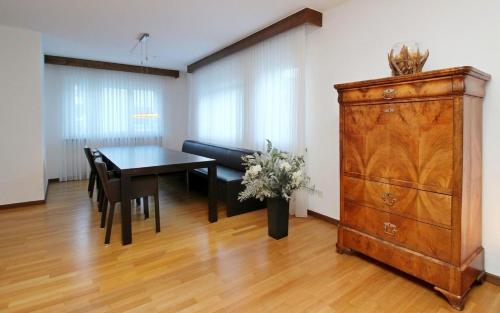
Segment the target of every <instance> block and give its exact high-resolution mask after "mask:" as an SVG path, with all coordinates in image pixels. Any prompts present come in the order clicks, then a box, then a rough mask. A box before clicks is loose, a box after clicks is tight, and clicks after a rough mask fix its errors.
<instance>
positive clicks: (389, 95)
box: [382, 88, 396, 100]
mask: <svg viewBox="0 0 500 313" xmlns="http://www.w3.org/2000/svg"><path fill="white" fill-rule="evenodd" d="M382 97H383V98H384V99H385V100H391V99H394V97H396V90H395V89H394V88H387V89H384V92H383V93H382Z"/></svg>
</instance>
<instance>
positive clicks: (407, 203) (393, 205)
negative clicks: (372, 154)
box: [344, 176, 452, 228]
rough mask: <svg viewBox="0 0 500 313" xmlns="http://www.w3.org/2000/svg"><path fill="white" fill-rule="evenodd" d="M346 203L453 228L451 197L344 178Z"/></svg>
mask: <svg viewBox="0 0 500 313" xmlns="http://www.w3.org/2000/svg"><path fill="white" fill-rule="evenodd" d="M344 198H345V200H348V201H351V202H354V203H357V204H360V205H363V206H367V207H371V208H376V209H380V210H383V211H387V212H392V213H396V214H399V215H403V216H405V217H408V218H412V219H416V220H418V221H422V222H427V223H431V224H435V225H439V226H442V227H446V228H451V198H452V197H451V196H448V195H444V194H439V193H434V192H428V191H422V190H418V189H413V188H406V187H400V186H396V185H390V184H384V183H379V182H373V181H368V180H364V179H359V178H354V177H349V176H344Z"/></svg>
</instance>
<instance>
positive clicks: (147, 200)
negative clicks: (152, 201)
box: [142, 197, 149, 220]
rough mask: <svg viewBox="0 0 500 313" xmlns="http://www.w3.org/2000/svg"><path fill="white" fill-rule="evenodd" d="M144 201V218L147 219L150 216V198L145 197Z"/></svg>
mask: <svg viewBox="0 0 500 313" xmlns="http://www.w3.org/2000/svg"><path fill="white" fill-rule="evenodd" d="M142 202H143V208H144V219H145V220H146V219H148V218H149V199H148V197H143V198H142Z"/></svg>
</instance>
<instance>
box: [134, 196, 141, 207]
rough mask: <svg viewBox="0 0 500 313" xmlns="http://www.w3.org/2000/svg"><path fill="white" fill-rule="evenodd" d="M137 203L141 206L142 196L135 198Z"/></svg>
mask: <svg viewBox="0 0 500 313" xmlns="http://www.w3.org/2000/svg"><path fill="white" fill-rule="evenodd" d="M135 205H137V206H141V198H137V199H135Z"/></svg>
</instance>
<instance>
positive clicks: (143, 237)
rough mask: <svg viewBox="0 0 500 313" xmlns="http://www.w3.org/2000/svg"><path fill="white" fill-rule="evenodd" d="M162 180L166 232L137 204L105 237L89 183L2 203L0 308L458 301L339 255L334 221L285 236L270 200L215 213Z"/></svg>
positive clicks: (438, 305) (474, 302)
mask: <svg viewBox="0 0 500 313" xmlns="http://www.w3.org/2000/svg"><path fill="white" fill-rule="evenodd" d="M161 189H162V191H161V223H162V231H161V233H159V234H155V232H154V218H153V217H152V218H150V219H149V220H146V221H145V220H143V215H142V213H141V211H140V209H134V214H133V240H134V241H133V244H132V245H130V246H125V247H124V246H122V245H121V243H120V227H119V226H120V225H119V222H120V218H119V214H117V216H116V223H115V225H114V229H113V234H112V238H111V245H110V246H104V245H103V236H104V231H103V230H102V229H100V228H99V226H98V218H99V215H98V213H97V211H96V204H95V201H91V200H90V199H89V198H88V197H87V194H86V182H68V183H55V184H51V185H50V187H49V194H48V201H47V204H46V205H38V206H31V207H25V208H16V209H5V210H0V311H1V312H125V311H130V312H286V313H293V312H363V313H365V312H426V313H428V312H440V313H441V312H454V311H453V310H452V309H451V308H450V307H449V305H448V304H447V302H446V301H445V300H444V299H443V298H442V297H440V296H439V295H438V294H437V293H435V292H434V291H433V290H432V289H431V288H430V287H429V286H427V285H425V284H423V283H421V282H419V281H416V280H413V279H409V277H408V276H405V275H403V274H401V273H399V272H396V271H393V270H390V269H388V268H386V267H384V266H382V265H380V264H376V263H374V262H372V261H369V260H366V259H364V258H360V257H357V256H345V255H338V254H337V253H336V252H335V242H336V227H335V226H334V225H332V224H329V223H326V222H324V221H321V220H318V219H315V218H312V217H309V218H307V219H300V218H292V219H291V221H290V232H289V237H288V238H285V239H282V240H279V241H276V240H273V239H270V238H269V237H267V228H266V212H265V210H260V211H258V212H252V213H248V214H244V215H240V216H236V217H232V218H225V214H224V212H221V213H219V216H220V217H221V218H220V219H219V221H218V222H217V223H214V224H209V223H208V222H207V204H206V198H205V197H203V196H202V195H200V194H197V193H195V192H191V193H186V192H185V190H184V188H183V187H182V185H180V184H178V185H175V184H172V183H167V184H166V185H165V183H164V184H163V186H162V188H161ZM150 209H151V211H152V213H153V210H152V204H151V208H150ZM465 312H500V287H497V286H494V285H492V284H489V283H485V284H484V285H482V286H479V287H475V288H474V289H473V290H472V292H471V294H470V296H469V298H468V299H467V301H466V307H465Z"/></svg>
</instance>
